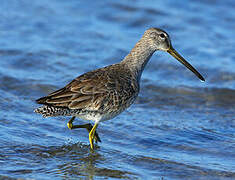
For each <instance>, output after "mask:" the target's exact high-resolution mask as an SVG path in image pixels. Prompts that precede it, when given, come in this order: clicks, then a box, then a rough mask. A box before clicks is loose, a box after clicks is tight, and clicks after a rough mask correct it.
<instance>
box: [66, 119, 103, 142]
mask: <svg viewBox="0 0 235 180" xmlns="http://www.w3.org/2000/svg"><path fill="white" fill-rule="evenodd" d="M74 119H75V116H73V117H72V118H71V119H70V120H69V122H68V123H67V126H68V128H69V129H71V130H72V129H77V128H86V129H87V131H88V132H89V134H90V132H91V130H92V129H93V126H92V125H91V123H88V124H83V125H73V121H74ZM94 139H95V142H96V143H97V142H101V140H100V137H99V135H98V133H97V132H96V131H95V134H94Z"/></svg>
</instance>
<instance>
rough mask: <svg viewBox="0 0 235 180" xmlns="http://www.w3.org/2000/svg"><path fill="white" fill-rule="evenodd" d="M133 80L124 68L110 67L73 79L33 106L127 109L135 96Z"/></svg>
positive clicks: (95, 109) (136, 86)
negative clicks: (121, 107)
mask: <svg viewBox="0 0 235 180" xmlns="http://www.w3.org/2000/svg"><path fill="white" fill-rule="evenodd" d="M120 71H121V72H120ZM123 72H125V73H123ZM133 78H134V77H133V76H132V74H131V72H130V71H129V69H128V68H127V69H125V66H120V64H114V65H111V66H107V67H105V68H102V69H97V70H95V71H91V72H88V73H85V74H83V75H81V76H79V77H77V78H76V79H74V80H73V81H72V82H70V83H69V84H68V85H66V86H65V87H64V88H62V89H59V90H57V91H55V92H53V93H51V94H49V95H48V96H46V97H43V98H40V99H38V100H37V103H39V104H44V105H51V106H54V107H65V108H69V109H83V110H92V111H109V110H110V109H112V110H113V111H115V110H117V109H119V108H120V106H123V108H125V107H127V106H129V103H130V102H129V101H132V99H133V98H135V96H137V94H138V84H137V83H136V84H134V86H133V83H131V82H132V81H131V79H133ZM128 87H129V88H128ZM124 89H126V91H129V93H127V92H126V91H124ZM122 98H125V99H126V100H127V101H122ZM128 99H129V101H128Z"/></svg>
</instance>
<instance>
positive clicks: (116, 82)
mask: <svg viewBox="0 0 235 180" xmlns="http://www.w3.org/2000/svg"><path fill="white" fill-rule="evenodd" d="M157 50H161V51H165V52H168V53H170V54H171V55H172V56H173V57H174V58H176V59H177V60H178V61H179V62H181V63H182V64H183V65H185V66H186V67H187V68H188V69H190V70H191V71H192V72H193V73H194V74H195V75H196V76H197V77H198V78H199V79H201V80H202V81H205V80H204V78H203V77H202V75H200V73H198V72H197V70H196V69H194V68H193V67H192V66H191V65H190V64H189V63H188V62H187V61H186V60H185V59H184V58H183V57H182V56H181V55H180V54H179V53H177V52H176V50H175V49H174V48H173V47H172V44H171V40H170V37H169V35H168V34H167V33H166V32H165V31H163V30H161V29H158V28H150V29H148V30H146V31H145V33H144V35H143V36H142V38H141V39H140V40H139V41H138V42H137V43H136V45H135V47H134V48H133V49H132V50H131V52H130V53H129V54H128V55H127V56H126V57H125V58H124V59H123V60H122V61H121V62H119V63H117V64H112V65H109V66H107V67H104V68H100V69H96V70H94V71H90V72H87V73H85V74H83V75H81V76H79V77H77V78H76V79H74V80H73V81H72V82H70V83H69V84H68V85H66V86H65V87H64V88H62V89H59V90H57V91H55V92H53V93H51V94H49V95H48V96H46V97H42V98H40V99H38V100H36V101H37V103H38V104H43V106H42V107H39V108H37V109H35V112H37V113H40V114H42V115H43V117H49V116H72V118H71V119H70V121H69V122H68V124H67V125H68V128H69V129H75V128H86V129H87V130H88V131H89V141H90V146H91V149H94V144H93V141H94V140H95V141H96V142H97V141H100V138H99V136H98V134H97V133H96V128H97V126H98V124H99V123H100V122H102V121H106V120H109V119H112V118H114V117H115V116H117V115H118V114H120V113H121V112H123V111H124V110H125V109H127V108H128V107H129V106H130V105H131V104H132V103H133V102H134V101H135V99H136V97H137V95H138V93H139V81H140V78H141V74H142V71H143V70H144V67H145V65H146V64H147V62H148V60H149V59H150V58H151V56H152V55H153V53H154V52H155V51H157ZM75 117H79V118H81V119H84V120H92V121H94V123H95V124H94V126H92V125H91V124H90V123H88V124H84V125H73V121H74V119H75Z"/></svg>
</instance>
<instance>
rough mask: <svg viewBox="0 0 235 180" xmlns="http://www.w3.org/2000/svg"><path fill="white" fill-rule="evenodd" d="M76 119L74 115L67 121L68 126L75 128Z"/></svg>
mask: <svg viewBox="0 0 235 180" xmlns="http://www.w3.org/2000/svg"><path fill="white" fill-rule="evenodd" d="M74 119H75V116H73V117H72V118H71V119H70V120H69V122H68V123H67V126H68V128H69V129H73V121H74Z"/></svg>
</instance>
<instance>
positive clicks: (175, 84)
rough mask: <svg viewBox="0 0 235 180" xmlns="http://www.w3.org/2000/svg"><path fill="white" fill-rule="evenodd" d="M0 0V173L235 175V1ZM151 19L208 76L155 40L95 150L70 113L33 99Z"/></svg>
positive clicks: (112, 56) (98, 60)
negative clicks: (127, 102)
mask: <svg viewBox="0 0 235 180" xmlns="http://www.w3.org/2000/svg"><path fill="white" fill-rule="evenodd" d="M0 2H1V5H0V128H1V131H0V179H19V178H21V179H159V180H160V179H164V180H171V179H172V180H175V179H180V180H182V179H195V180H196V179H197V180H198V179H203V180H204V179H205V180H207V179H213V180H215V179H219V180H230V179H231V180H232V179H235V51H234V47H235V33H234V29H235V11H234V8H235V1H233V0H226V1H219V0H213V1H212V0H205V1H193V0H190V1H173V0H172V1H171V0H164V1H158V0H157V1H156V0H145V1H141V0H120V1H115V0H109V1H107V0H106V1H105V0H104V1H89V0H88V1H77V0H70V1H65V0H64V1H62V0H59V1H58V0H50V1H48V0H35V1H28V0H1V1H0ZM149 27H159V28H162V29H164V30H165V31H167V32H168V34H169V35H170V37H171V39H172V44H173V46H174V48H175V49H176V50H177V51H179V52H180V54H182V55H183V56H184V57H185V59H187V60H188V61H189V62H190V63H191V64H192V65H193V66H194V67H195V68H196V69H197V70H198V71H199V72H200V73H201V74H203V76H204V77H205V79H206V82H204V83H202V82H200V81H199V80H198V79H197V77H196V76H194V74H192V73H191V72H190V71H189V70H187V69H186V68H185V67H184V66H182V65H181V64H180V63H178V62H177V61H176V60H175V59H174V58H173V57H171V56H170V55H169V54H167V53H164V52H156V53H155V54H154V55H153V57H152V58H151V60H150V61H149V63H148V65H147V67H146V69H145V71H144V73H143V76H142V80H141V91H140V94H139V97H138V99H137V100H136V102H135V103H134V105H132V106H131V107H130V108H129V109H128V110H127V111H125V112H124V113H122V114H120V115H119V116H118V117H116V118H114V119H112V120H110V121H106V122H104V123H101V124H100V126H99V128H98V133H99V135H100V137H101V140H102V143H99V144H97V145H96V147H95V151H94V152H92V151H90V148H89V142H88V133H87V131H86V130H82V129H77V130H72V131H71V130H69V129H68V128H67V126H66V123H67V122H68V120H69V117H55V118H43V117H41V116H40V115H38V114H35V113H34V112H33V110H34V109H35V108H36V107H38V105H37V104H36V103H35V99H37V98H39V97H41V96H45V95H47V94H48V93H50V92H52V91H54V90H57V89H58V88H61V87H63V86H65V85H66V84H67V83H69V82H70V81H71V80H72V79H74V78H75V77H77V76H78V75H81V74H82V73H84V72H87V71H90V70H93V69H96V68H99V67H104V66H106V65H109V64H113V63H117V62H119V61H120V60H122V59H123V58H124V57H125V56H126V55H127V54H128V53H129V51H130V50H131V48H132V47H134V44H135V43H136V42H137V41H138V40H139V39H140V37H141V36H142V34H143V32H144V31H145V30H146V29H147V28H149ZM75 123H76V124H83V123H87V122H85V121H83V120H80V119H77V120H76V121H75Z"/></svg>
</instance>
